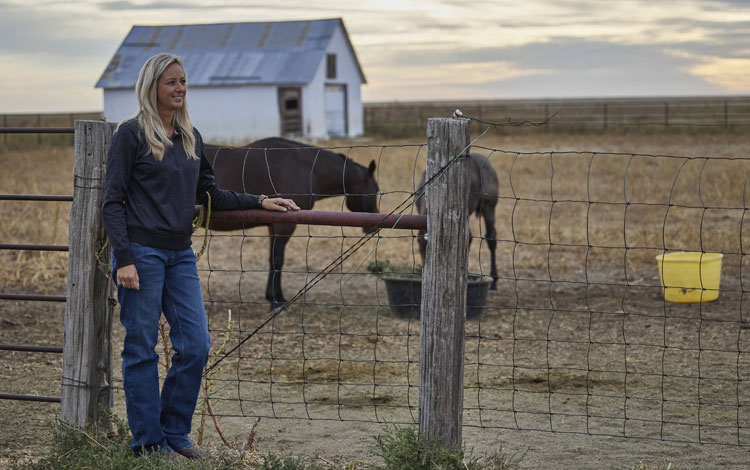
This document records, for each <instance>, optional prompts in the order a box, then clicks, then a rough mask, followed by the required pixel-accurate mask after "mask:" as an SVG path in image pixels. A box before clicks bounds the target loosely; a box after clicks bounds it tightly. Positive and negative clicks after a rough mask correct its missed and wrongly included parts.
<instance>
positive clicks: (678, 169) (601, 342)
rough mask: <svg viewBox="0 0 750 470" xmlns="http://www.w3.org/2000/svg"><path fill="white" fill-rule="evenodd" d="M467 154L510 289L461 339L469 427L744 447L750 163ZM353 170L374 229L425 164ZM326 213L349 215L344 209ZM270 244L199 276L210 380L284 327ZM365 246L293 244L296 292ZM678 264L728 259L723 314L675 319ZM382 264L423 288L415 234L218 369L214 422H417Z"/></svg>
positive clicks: (407, 348)
mask: <svg viewBox="0 0 750 470" xmlns="http://www.w3.org/2000/svg"><path fill="white" fill-rule="evenodd" d="M337 151H341V149H337ZM472 151H473V153H475V154H478V155H480V156H481V157H482V158H483V159H484V160H485V161H486V162H487V163H489V164H490V165H492V167H493V168H494V169H495V171H496V172H497V174H498V175H499V184H498V188H497V205H496V208H495V217H496V220H495V227H496V229H497V235H496V243H497V261H498V263H497V264H498V277H497V290H495V291H490V292H489V294H488V295H487V297H486V299H485V300H484V301H483V309H482V314H481V315H480V316H479V318H478V319H476V320H472V321H469V322H467V331H466V356H465V377H464V382H465V392H464V393H465V396H464V426H470V427H479V428H487V429H490V428H505V429H519V430H538V431H550V432H559V433H573V434H590V435H605V436H618V437H626V438H640V439H656V440H667V441H677V442H700V443H715V444H726V445H739V446H745V445H747V444H748V435H747V431H746V429H747V427H748V420H750V417H749V416H748V413H747V412H746V411H745V408H746V406H747V403H748V398H749V394H750V388H748V387H747V386H746V381H747V375H748V373H749V371H748V356H747V353H746V350H747V349H748V337H747V333H746V332H747V331H748V330H747V328H748V327H747V324H746V323H747V321H746V314H745V313H744V312H745V310H746V309H747V299H746V298H745V292H746V289H744V284H745V283H746V282H747V281H746V280H744V279H743V268H745V266H746V263H747V259H746V257H745V253H744V245H746V244H747V241H746V239H745V231H746V224H745V220H744V218H745V212H746V211H747V207H748V204H747V200H748V194H747V192H748V188H747V182H746V180H747V176H748V174H749V172H750V164H748V161H747V160H746V159H744V158H727V157H721V156H716V157H713V156H711V157H690V156H683V155H659V154H637V153H601V152H593V151H592V152H580V151H576V152H543V153H536V152H520V151H512V150H506V149H499V148H494V147H488V146H483V145H482V141H481V140H480V141H478V142H475V143H474V145H473V147H472ZM344 153H346V154H348V155H349V156H350V157H351V158H353V159H354V160H356V161H360V162H366V161H369V160H370V159H372V158H374V159H376V161H377V162H378V168H379V169H380V170H379V174H378V180H379V183H380V192H379V197H380V208H381V212H388V211H389V210H390V209H391V208H393V207H395V206H397V205H398V204H399V203H401V202H403V201H404V200H408V199H411V200H412V201H413V197H414V192H415V191H416V190H417V189H418V181H419V177H420V174H421V172H422V171H423V169H424V153H425V148H424V146H422V145H414V146H395V147H394V146H359V147H349V148H346V149H345V151H344ZM484 196H486V194H484ZM319 205H320V208H324V209H331V210H333V209H339V210H345V207H344V205H345V204H344V200H343V198H342V197H336V198H329V199H326V200H324V201H321V202H320V203H319ZM316 208H319V207H318V206H316ZM408 211H409V212H414V211H415V209H414V207H410V208H409V209H408ZM471 231H472V233H473V234H474V237H475V238H474V243H473V244H472V246H471V254H470V262H469V269H470V272H471V273H472V274H474V275H476V276H478V277H479V278H482V277H484V278H486V277H488V276H489V275H490V265H491V260H490V253H489V250H488V242H489V241H490V240H488V239H487V237H486V227H485V226H484V225H483V223H481V221H480V220H479V219H478V218H472V221H471ZM263 232H264V230H259V229H253V230H246V231H243V232H232V233H224V234H218V233H213V234H212V235H211V237H210V239H209V245H208V250H207V252H206V255H205V256H204V258H203V259H201V261H200V264H199V266H200V269H201V271H202V278H203V282H204V287H205V293H206V299H205V300H206V302H207V305H208V307H209V308H208V310H209V319H210V320H209V327H210V329H211V331H212V336H213V338H214V340H213V344H214V350H215V351H216V352H215V353H214V356H213V358H212V360H210V361H209V363H212V362H215V361H216V360H217V359H218V358H221V357H223V355H224V354H225V352H226V351H228V350H229V349H230V348H232V347H233V346H234V345H236V344H237V343H238V342H240V341H243V340H244V339H245V338H246V337H247V335H248V334H249V333H250V332H254V331H255V329H256V327H257V325H259V324H260V323H261V322H263V321H264V320H266V319H268V318H269V315H271V314H270V313H269V311H268V303H267V301H266V300H265V298H264V286H265V284H266V278H267V276H268V262H267V258H268V247H269V243H270V241H269V237H268V236H267V235H266V234H265V233H263ZM360 238H361V232H359V229H353V228H341V227H339V228H333V227H316V226H301V227H298V228H297V231H296V232H295V233H294V235H293V236H292V238H291V241H290V242H289V245H288V251H287V259H286V261H285V264H284V270H283V279H284V284H285V286H288V287H286V288H288V289H289V290H291V291H297V290H299V289H302V288H303V287H304V286H305V285H306V284H307V283H308V282H309V280H310V279H311V278H312V277H314V276H315V275H316V274H317V273H319V272H321V270H322V269H323V268H324V267H325V266H326V265H327V264H328V260H330V259H331V258H335V257H337V256H340V255H341V254H342V253H344V252H346V251H347V250H348V249H349V248H350V247H351V246H352V245H353V244H354V243H356V242H357V241H358V240H360ZM680 251H688V252H698V253H704V254H710V253H721V254H722V255H723V270H722V273H721V274H722V278H721V288H720V295H719V297H718V299H717V300H716V301H714V302H699V303H688V304H679V303H672V302H667V301H665V299H664V295H663V286H662V283H661V281H660V277H659V274H660V271H659V268H658V267H657V262H656V257H657V256H658V255H661V254H665V253H672V252H680ZM373 262H378V263H379V264H380V265H379V268H380V269H381V270H382V269H383V266H385V268H384V269H385V270H386V272H387V271H394V272H395V271H398V272H399V273H398V275H400V276H406V277H409V273H412V272H415V273H418V272H419V269H420V264H421V258H420V254H419V247H418V234H417V232H416V231H395V230H393V231H388V230H381V231H380V233H379V234H378V235H377V236H376V237H373V238H372V239H370V240H369V241H367V243H365V244H364V245H363V246H362V247H361V249H360V250H359V251H357V253H356V254H355V255H354V256H352V257H350V258H349V259H347V261H345V262H344V263H342V264H341V265H340V266H339V267H338V268H337V270H336V271H335V272H334V273H332V274H329V275H328V276H327V277H326V278H325V279H324V281H322V282H321V283H320V284H319V285H317V286H316V288H315V289H314V290H311V291H309V292H306V293H305V294H304V296H302V297H301V298H300V300H299V301H297V302H295V304H293V305H292V306H290V307H289V308H288V309H287V310H286V311H285V312H283V314H282V315H278V316H275V317H273V319H272V321H270V322H268V323H267V324H266V326H265V327H263V328H262V329H261V330H259V331H258V332H257V333H256V334H254V336H253V338H252V340H250V341H247V342H243V344H242V346H241V347H239V348H237V349H236V350H235V351H233V352H232V353H231V354H230V355H229V356H227V357H226V359H224V360H223V361H222V363H221V364H220V365H218V366H217V367H215V368H213V369H212V370H211V372H210V374H209V375H208V396H209V397H210V398H211V400H212V401H213V404H214V409H215V412H216V413H217V414H219V415H220V416H224V417H227V418H250V417H272V418H288V419H304V420H335V421H364V422H373V423H416V422H417V416H416V415H417V396H418V390H417V377H418V347H419V321H418V319H416V318H409V317H404V316H403V315H399V314H398V309H397V307H398V305H392V302H390V301H389V293H388V292H387V286H386V283H385V282H384V281H383V279H382V278H383V277H387V276H383V273H382V272H380V273H378V272H377V271H378V269H377V268H378V266H375V268H376V269H372V271H375V272H369V271H368V270H367V266H368V265H370V266H371V267H373V266H372V265H371V263H373ZM404 271H405V272H406V274H404ZM417 277H418V275H417ZM678 287H680V286H678ZM417 303H418V302H417Z"/></svg>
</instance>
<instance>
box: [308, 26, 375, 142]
mask: <svg viewBox="0 0 750 470" xmlns="http://www.w3.org/2000/svg"><path fill="white" fill-rule="evenodd" d="M325 53H326V54H336V62H337V63H336V68H337V70H336V79H335V80H328V79H327V78H326V56H325V54H324V55H323V59H322V60H321V62H320V64H319V65H318V69H317V71H316V72H315V77H314V78H313V80H312V81H311V82H310V84H309V85H308V86H307V87H305V88H304V90H303V97H302V101H303V106H305V108H303V112H304V113H305V118H304V119H305V130H306V132H307V133H308V135H309V136H310V137H317V138H323V137H327V136H328V129H327V127H326V115H325V101H324V99H325V85H326V83H330V84H333V85H342V84H345V85H346V94H347V96H346V101H347V117H348V124H347V129H348V133H349V136H350V137H355V136H358V135H362V134H363V133H364V125H363V112H362V95H361V93H360V87H361V84H362V82H361V79H360V75H359V70H358V69H357V65H356V63H355V62H354V57H353V55H352V53H351V50H350V49H349V46H348V45H347V43H346V39H345V37H344V34H343V33H342V32H341V28H336V32H335V33H334V35H333V37H332V38H331V41H330V43H329V44H328V48H327V49H326V52H325ZM305 110H306V111H305Z"/></svg>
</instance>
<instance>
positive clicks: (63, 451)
mask: <svg viewBox="0 0 750 470" xmlns="http://www.w3.org/2000/svg"><path fill="white" fill-rule="evenodd" d="M52 426H53V427H54V438H53V441H52V445H51V447H50V451H49V455H47V456H46V457H43V458H41V459H39V460H37V461H31V460H26V461H18V460H17V461H15V462H12V463H11V467H10V468H11V469H12V470H63V469H77V470H78V469H80V470H98V469H103V468H106V469H110V470H126V469H154V470H159V469H172V468H181V469H190V470H210V469H219V470H229V469H245V468H248V469H253V468H257V467H256V466H255V465H253V464H252V462H251V459H246V457H247V455H246V454H240V453H229V452H222V453H220V454H218V455H215V456H212V457H210V458H208V459H205V460H199V461H195V460H188V459H180V460H178V461H176V462H174V461H169V460H167V459H165V458H164V456H163V455H160V454H152V455H144V456H140V457H136V456H135V455H134V454H133V452H132V451H131V449H130V432H129V431H128V428H127V425H126V424H125V423H124V422H123V421H122V420H118V419H115V418H111V417H105V418H104V420H103V422H102V423H99V424H97V425H93V424H89V425H87V426H85V427H79V426H74V425H71V424H68V423H65V422H63V421H59V420H58V421H55V422H54V423H53V424H52ZM246 460H247V462H246Z"/></svg>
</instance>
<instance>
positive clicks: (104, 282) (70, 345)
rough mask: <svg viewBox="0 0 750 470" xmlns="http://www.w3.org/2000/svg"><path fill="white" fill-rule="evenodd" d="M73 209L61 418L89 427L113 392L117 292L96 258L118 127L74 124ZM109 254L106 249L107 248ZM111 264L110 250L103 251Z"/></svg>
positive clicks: (102, 234) (108, 404)
mask: <svg viewBox="0 0 750 470" xmlns="http://www.w3.org/2000/svg"><path fill="white" fill-rule="evenodd" d="M74 128H75V163H74V169H73V185H74V188H73V206H72V208H71V210H70V226H69V243H70V251H69V252H68V288H67V296H68V301H67V304H66V306H65V320H64V321H65V323H64V331H65V333H64V337H63V364H62V393H61V405H62V413H61V414H62V416H61V417H62V419H63V421H67V422H69V423H72V424H77V425H84V424H86V422H96V421H98V419H99V409H100V407H103V408H105V409H110V408H111V407H112V403H113V393H112V312H113V309H114V289H113V285H112V283H111V282H110V280H109V277H108V275H107V273H106V272H103V271H106V270H102V269H100V267H99V266H98V263H97V254H98V253H99V251H100V250H101V248H102V247H103V246H104V243H105V240H106V235H105V232H104V225H103V223H102V220H101V207H102V202H103V199H104V171H105V162H106V153H107V148H108V147H109V142H110V140H111V138H112V134H113V133H114V129H115V125H114V124H112V123H107V122H100V121H76V122H75V126H74ZM105 251H107V250H105ZM101 256H102V260H103V261H104V262H105V263H107V260H108V259H109V254H108V252H106V253H102V254H101Z"/></svg>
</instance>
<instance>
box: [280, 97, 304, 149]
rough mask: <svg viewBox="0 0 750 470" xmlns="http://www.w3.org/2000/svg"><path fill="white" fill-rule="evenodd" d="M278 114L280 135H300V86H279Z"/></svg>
mask: <svg viewBox="0 0 750 470" xmlns="http://www.w3.org/2000/svg"><path fill="white" fill-rule="evenodd" d="M279 114H280V115H281V135H283V136H287V137H295V136H300V135H302V90H301V89H300V88H279Z"/></svg>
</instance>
